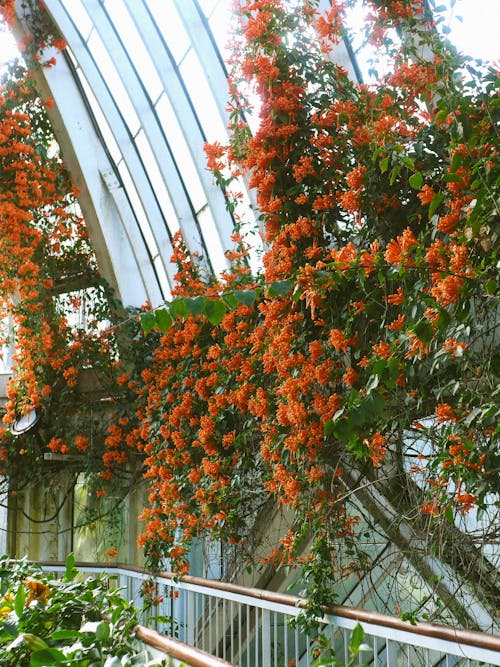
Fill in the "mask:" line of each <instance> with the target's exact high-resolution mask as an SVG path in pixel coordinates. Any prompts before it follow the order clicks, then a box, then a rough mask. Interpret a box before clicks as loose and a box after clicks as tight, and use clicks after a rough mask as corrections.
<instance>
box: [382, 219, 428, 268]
mask: <svg viewBox="0 0 500 667" xmlns="http://www.w3.org/2000/svg"><path fill="white" fill-rule="evenodd" d="M419 245H420V243H419V242H418V241H417V239H416V238H415V236H414V234H413V232H412V231H411V229H410V228H409V227H407V228H406V229H405V230H404V232H403V234H402V236H398V237H397V239H393V240H392V241H389V243H388V244H387V248H386V250H385V255H384V256H385V259H386V261H387V262H389V264H404V265H406V266H412V265H413V264H414V263H415V262H414V260H413V259H412V257H411V256H410V254H409V253H410V250H411V248H414V247H417V246H419Z"/></svg>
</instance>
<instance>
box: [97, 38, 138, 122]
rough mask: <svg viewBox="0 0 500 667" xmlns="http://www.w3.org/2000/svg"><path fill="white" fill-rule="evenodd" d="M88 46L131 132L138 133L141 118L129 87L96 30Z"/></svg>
mask: <svg viewBox="0 0 500 667" xmlns="http://www.w3.org/2000/svg"><path fill="white" fill-rule="evenodd" d="M88 47H89V49H90V52H91V53H92V55H93V56H94V58H95V61H96V63H97V67H98V68H99V70H100V72H101V75H102V77H103V79H104V81H105V82H106V85H107V86H108V88H109V90H110V92H111V95H112V96H113V99H114V101H115V104H116V106H117V108H118V110H119V111H120V113H121V114H122V116H123V118H124V120H125V122H126V124H127V125H128V128H129V130H130V133H131V134H132V135H134V134H136V133H137V130H138V129H139V126H140V123H139V118H138V117H137V114H136V113H135V110H134V106H133V104H132V101H131V100H130V97H129V95H128V93H127V89H126V88H125V86H124V85H123V83H122V81H121V79H120V77H119V75H118V72H117V71H116V68H115V66H114V65H113V62H112V60H111V58H110V57H109V54H108V51H107V49H106V47H105V46H104V44H103V42H102V40H101V38H100V37H99V36H98V35H97V33H96V32H95V31H94V32H92V34H91V35H90V38H89V40H88Z"/></svg>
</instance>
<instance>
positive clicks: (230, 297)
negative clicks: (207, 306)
mask: <svg viewBox="0 0 500 667" xmlns="http://www.w3.org/2000/svg"><path fill="white" fill-rule="evenodd" d="M222 300H223V301H224V303H225V304H226V306H227V307H228V308H229V310H234V309H235V308H236V306H237V305H238V300H237V299H236V297H235V296H234V293H233V292H226V293H225V294H223V295H222Z"/></svg>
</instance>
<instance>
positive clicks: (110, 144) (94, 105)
mask: <svg viewBox="0 0 500 667" xmlns="http://www.w3.org/2000/svg"><path fill="white" fill-rule="evenodd" d="M76 73H77V75H78V78H79V79H80V82H81V85H82V87H83V89H84V91H85V95H86V97H87V100H88V103H89V105H90V108H91V109H92V113H93V114H94V116H95V119H96V122H97V124H98V125H99V130H100V132H101V134H102V136H103V140H104V143H105V145H106V148H107V150H108V152H109V155H110V157H111V159H112V160H113V162H114V163H115V164H117V163H118V162H119V161H120V159H121V157H122V153H121V151H120V149H119V147H118V144H117V143H116V141H115V138H114V136H113V132H112V131H111V128H110V126H109V123H108V121H107V120H106V116H105V115H104V114H103V112H102V110H101V107H100V106H99V103H98V101H97V98H96V97H95V95H94V92H93V90H92V88H91V87H90V86H89V83H88V81H87V79H86V78H85V76H84V74H83V72H82V70H81V68H80V67H77V68H76Z"/></svg>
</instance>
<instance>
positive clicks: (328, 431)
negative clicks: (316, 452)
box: [323, 419, 335, 438]
mask: <svg viewBox="0 0 500 667" xmlns="http://www.w3.org/2000/svg"><path fill="white" fill-rule="evenodd" d="M334 429H335V424H334V421H333V419H327V420H326V422H325V425H324V426H323V435H324V436H325V438H328V437H329V436H331V435H333V431H334Z"/></svg>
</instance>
